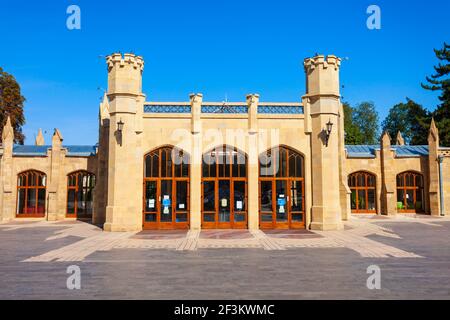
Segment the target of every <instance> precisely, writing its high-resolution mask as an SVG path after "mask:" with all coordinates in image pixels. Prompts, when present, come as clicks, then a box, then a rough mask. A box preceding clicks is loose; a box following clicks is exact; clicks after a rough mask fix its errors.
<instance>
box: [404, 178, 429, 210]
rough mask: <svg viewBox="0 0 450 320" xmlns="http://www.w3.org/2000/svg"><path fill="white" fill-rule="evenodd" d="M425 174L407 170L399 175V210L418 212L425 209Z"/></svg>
mask: <svg viewBox="0 0 450 320" xmlns="http://www.w3.org/2000/svg"><path fill="white" fill-rule="evenodd" d="M423 186H424V183H423V176H422V175H421V174H420V173H416V172H412V171H407V172H403V173H400V174H398V175H397V210H398V211H399V212H406V213H417V212H423V211H424V208H425V207H424V202H423V199H424V197H423Z"/></svg>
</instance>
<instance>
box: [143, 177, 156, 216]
mask: <svg viewBox="0 0 450 320" xmlns="http://www.w3.org/2000/svg"><path fill="white" fill-rule="evenodd" d="M156 201H157V199H156V181H146V182H145V212H156Z"/></svg>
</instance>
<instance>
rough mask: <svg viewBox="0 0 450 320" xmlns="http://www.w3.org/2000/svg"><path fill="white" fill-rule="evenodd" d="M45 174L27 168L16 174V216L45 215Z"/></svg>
mask: <svg viewBox="0 0 450 320" xmlns="http://www.w3.org/2000/svg"><path fill="white" fill-rule="evenodd" d="M45 193H46V175H45V173H43V172H39V171H36V170H29V171H25V172H22V173H20V174H19V175H18V176H17V217H44V216H45Z"/></svg>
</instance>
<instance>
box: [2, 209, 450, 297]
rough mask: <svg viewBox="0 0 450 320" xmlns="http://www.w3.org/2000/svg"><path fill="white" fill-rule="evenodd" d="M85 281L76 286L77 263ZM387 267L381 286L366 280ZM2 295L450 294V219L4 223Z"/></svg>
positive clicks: (384, 270) (233, 295) (336, 295)
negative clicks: (170, 226) (110, 225)
mask: <svg viewBox="0 0 450 320" xmlns="http://www.w3.org/2000/svg"><path fill="white" fill-rule="evenodd" d="M72 265H75V266H78V267H79V268H80V271H81V289H79V290H76V289H75V290H69V289H67V285H66V282H67V278H68V277H69V276H70V274H68V273H67V268H68V267H69V266H72ZM371 265H376V266H379V267H380V270H381V289H379V290H376V289H375V290H369V289H368V288H367V286H366V281H367V278H368V277H369V276H370V274H367V268H368V267H369V266H371ZM0 298H2V299H439V298H440V299H448V298H450V219H449V218H432V217H429V216H402V215H399V216H397V217H395V218H390V217H389V218H388V217H384V216H364V215H363V216H358V217H352V219H351V220H350V221H347V222H345V230H343V231H328V232H319V231H314V232H313V231H308V230H270V231H261V230H258V231H251V230H203V231H201V232H198V231H187V230H185V231H183V230H170V231H142V232H125V233H111V232H103V231H102V230H101V229H100V228H98V227H96V226H94V225H91V224H87V223H83V222H80V221H59V222H46V221H12V222H8V223H3V224H0Z"/></svg>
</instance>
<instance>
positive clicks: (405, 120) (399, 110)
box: [381, 98, 431, 145]
mask: <svg viewBox="0 0 450 320" xmlns="http://www.w3.org/2000/svg"><path fill="white" fill-rule="evenodd" d="M430 121H431V115H430V113H429V112H428V111H427V110H425V108H423V107H422V106H421V105H420V104H417V103H415V102H414V101H413V100H411V99H408V98H406V103H403V102H402V103H399V104H396V105H395V106H393V107H392V108H391V109H390V110H389V114H388V116H387V117H386V119H384V121H383V123H382V125H381V127H382V129H383V132H384V131H388V132H389V135H390V136H391V139H393V141H391V143H392V144H395V138H396V136H397V132H399V131H400V132H401V133H402V136H403V138H404V139H405V142H406V144H411V145H425V144H427V143H428V142H427V137H428V129H429V126H430Z"/></svg>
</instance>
